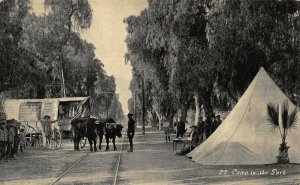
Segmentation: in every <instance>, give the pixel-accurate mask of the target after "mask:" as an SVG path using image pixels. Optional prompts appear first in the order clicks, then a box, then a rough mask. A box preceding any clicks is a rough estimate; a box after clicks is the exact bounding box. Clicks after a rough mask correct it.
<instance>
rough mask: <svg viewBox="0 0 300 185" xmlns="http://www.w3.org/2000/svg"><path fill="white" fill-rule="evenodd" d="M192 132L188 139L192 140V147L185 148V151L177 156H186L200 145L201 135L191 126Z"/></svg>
mask: <svg viewBox="0 0 300 185" xmlns="http://www.w3.org/2000/svg"><path fill="white" fill-rule="evenodd" d="M191 129H192V131H191V132H190V133H189V135H188V137H189V138H191V139H192V142H191V147H185V145H184V146H183V149H182V150H181V151H179V152H178V153H176V154H177V155H186V154H188V153H189V152H191V151H192V150H194V149H195V148H196V147H197V146H198V145H199V134H198V131H197V129H196V126H191Z"/></svg>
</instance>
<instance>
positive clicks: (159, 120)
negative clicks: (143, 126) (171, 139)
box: [155, 111, 163, 130]
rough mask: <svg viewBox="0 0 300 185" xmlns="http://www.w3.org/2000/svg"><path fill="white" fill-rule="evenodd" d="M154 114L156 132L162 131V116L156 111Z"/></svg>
mask: <svg viewBox="0 0 300 185" xmlns="http://www.w3.org/2000/svg"><path fill="white" fill-rule="evenodd" d="M155 113H156V116H157V118H158V130H161V129H162V118H163V117H162V116H161V115H160V114H159V113H158V111H155Z"/></svg>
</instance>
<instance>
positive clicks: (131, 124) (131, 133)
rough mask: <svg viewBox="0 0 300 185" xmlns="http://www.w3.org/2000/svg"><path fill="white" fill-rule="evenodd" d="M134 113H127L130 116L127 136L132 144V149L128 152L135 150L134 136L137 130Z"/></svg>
mask: <svg viewBox="0 0 300 185" xmlns="http://www.w3.org/2000/svg"><path fill="white" fill-rule="evenodd" d="M132 116H133V114H131V113H129V114H127V117H128V129H127V137H128V140H129V144H130V149H129V150H128V152H133V141H132V140H133V137H134V132H135V121H134V120H133V119H132Z"/></svg>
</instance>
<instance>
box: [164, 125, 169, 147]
mask: <svg viewBox="0 0 300 185" xmlns="http://www.w3.org/2000/svg"><path fill="white" fill-rule="evenodd" d="M164 132H165V136H166V143H167V142H168V140H169V142H170V141H171V137H170V122H168V121H166V122H165V123H164Z"/></svg>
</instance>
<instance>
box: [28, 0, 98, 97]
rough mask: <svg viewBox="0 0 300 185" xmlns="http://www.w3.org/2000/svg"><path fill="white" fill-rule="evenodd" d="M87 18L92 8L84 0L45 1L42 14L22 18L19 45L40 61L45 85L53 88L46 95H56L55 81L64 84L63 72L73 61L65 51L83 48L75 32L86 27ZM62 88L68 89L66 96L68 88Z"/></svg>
mask: <svg viewBox="0 0 300 185" xmlns="http://www.w3.org/2000/svg"><path fill="white" fill-rule="evenodd" d="M91 21H92V10H91V7H90V5H89V3H88V1H87V0H83V1H78V0H66V1H59V0H46V1H45V12H44V14H42V15H39V16H37V15H34V14H31V15H29V16H27V17H26V20H25V21H24V24H23V27H24V35H23V36H22V45H23V48H25V49H26V50H27V51H28V52H30V53H32V55H34V56H35V57H36V58H37V59H39V61H41V62H42V63H44V66H45V68H46V70H45V71H46V72H45V73H46V74H47V78H48V79H47V84H51V86H49V87H48V89H50V91H54V92H52V93H50V95H49V96H55V94H58V93H57V92H56V91H55V89H56V90H60V89H61V88H60V87H57V85H58V84H63V86H62V87H65V85H64V84H65V79H64V78H63V77H64V76H65V74H63V73H64V72H65V70H68V69H69V68H68V67H67V66H70V65H72V64H70V63H71V62H72V61H73V59H71V60H70V54H69V53H68V52H70V50H72V47H73V48H74V49H73V50H75V52H77V51H78V50H79V49H82V48H84V46H83V45H84V42H83V41H82V40H81V38H80V34H79V31H80V30H83V29H87V28H89V26H90V24H91ZM93 51H94V50H93ZM67 56H68V57H69V58H68V57H67ZM52 85H53V86H52ZM66 85H68V84H66ZM63 91H66V93H68V92H69V94H67V95H70V91H72V89H70V88H68V89H63Z"/></svg>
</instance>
